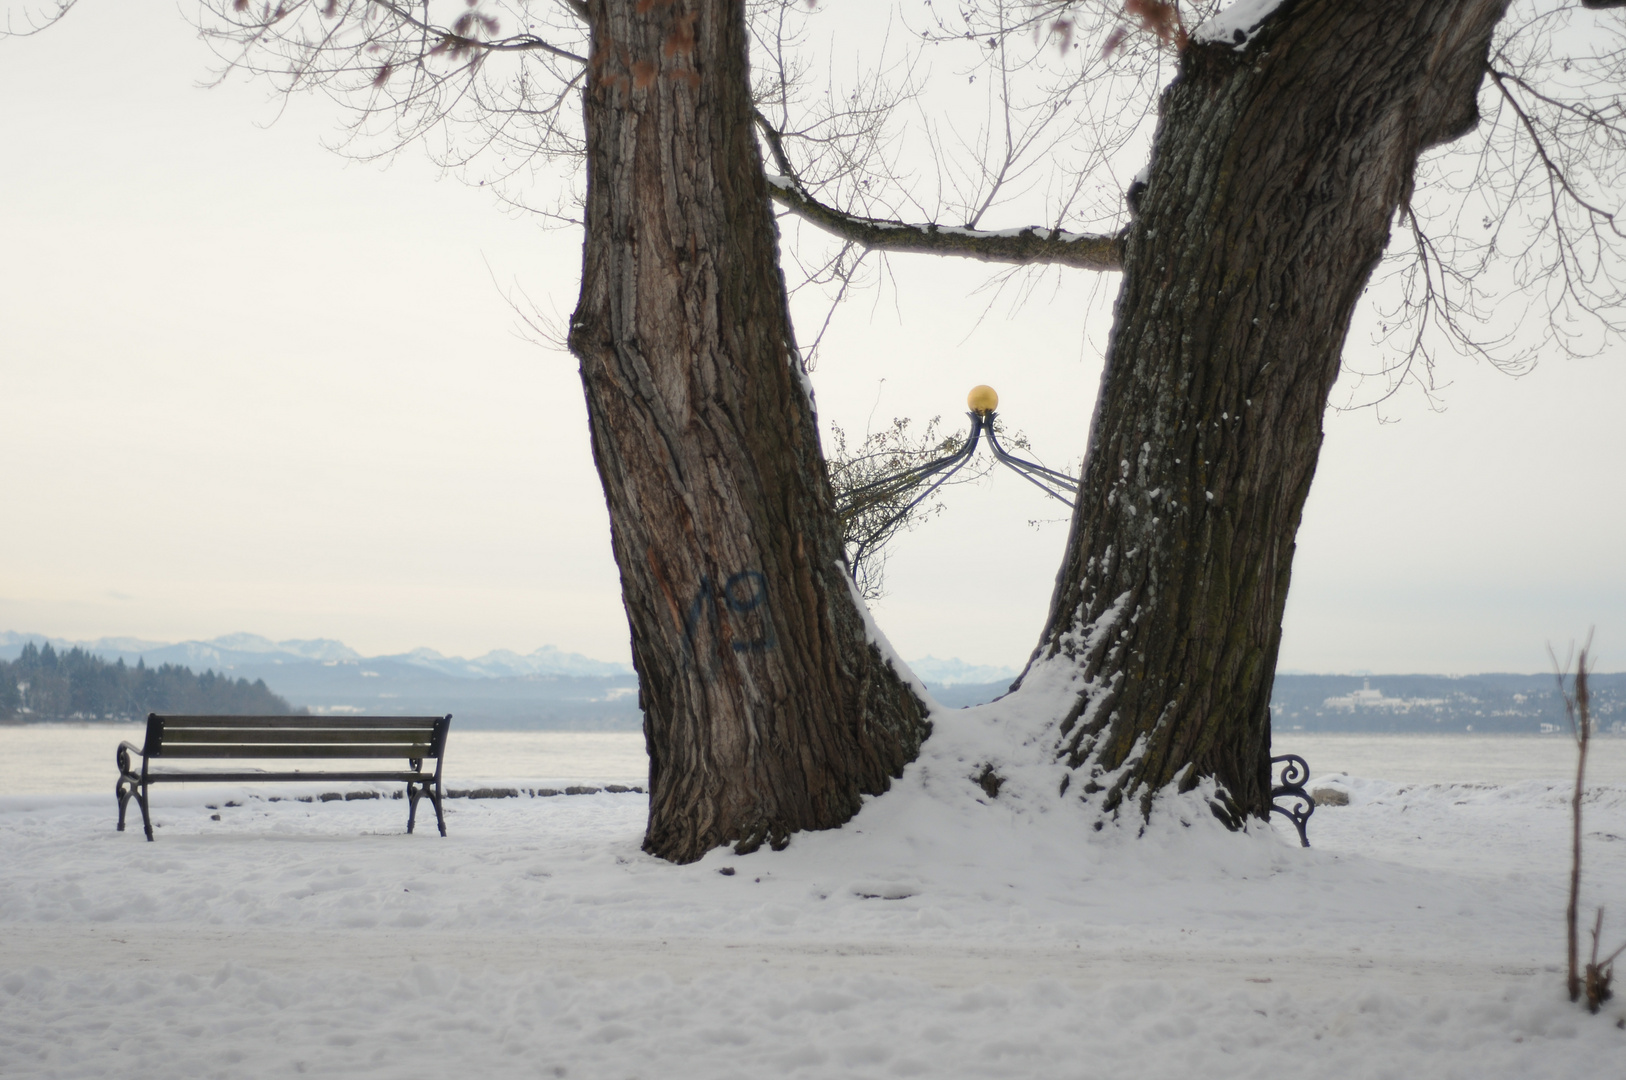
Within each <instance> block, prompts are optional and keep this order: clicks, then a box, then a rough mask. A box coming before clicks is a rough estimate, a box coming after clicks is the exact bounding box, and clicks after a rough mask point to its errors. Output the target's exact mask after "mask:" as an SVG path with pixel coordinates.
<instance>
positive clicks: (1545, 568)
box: [0, 0, 1626, 674]
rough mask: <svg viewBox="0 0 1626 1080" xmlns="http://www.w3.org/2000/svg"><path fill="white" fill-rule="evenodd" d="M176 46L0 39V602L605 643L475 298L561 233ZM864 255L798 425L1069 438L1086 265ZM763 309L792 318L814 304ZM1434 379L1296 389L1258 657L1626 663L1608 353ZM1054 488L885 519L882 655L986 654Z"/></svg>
mask: <svg viewBox="0 0 1626 1080" xmlns="http://www.w3.org/2000/svg"><path fill="white" fill-rule="evenodd" d="M827 6H828V7H832V8H834V7H839V5H836V4H831V5H827ZM831 17H837V18H838V17H840V13H839V12H836V13H835V14H834V15H832V16H831ZM211 59H212V58H211V56H210V54H209V52H208V50H207V49H206V48H205V47H204V46H203V45H202V44H201V43H200V42H198V41H197V40H196V37H195V32H194V31H193V30H192V28H191V27H189V26H188V24H187V23H186V22H185V20H184V19H183V18H182V17H181V16H180V14H178V12H177V9H176V8H175V7H174V6H173V5H172V4H169V3H164V2H159V0H124V2H119V3H115V2H113V0H82V2H81V3H80V4H79V5H78V7H77V8H76V9H75V10H74V11H73V12H72V13H71V14H70V15H69V16H68V18H67V19H66V20H64V21H63V22H62V23H61V24H60V25H58V26H55V27H53V28H51V29H50V30H48V31H47V32H45V33H43V34H40V35H39V36H36V37H33V38H29V39H19V40H7V41H0V100H3V101H4V102H5V103H6V105H5V108H4V109H3V110H0V148H3V149H0V155H3V156H0V160H3V162H4V167H3V169H0V242H3V250H4V252H5V257H4V259H0V387H3V391H0V460H3V462H4V467H3V469H0V506H3V507H4V516H3V518H0V521H3V523H4V525H3V528H0V630H15V631H31V632H38V633H44V634H50V635H53V636H58V637H64V638H69V639H94V638H98V637H103V636H129V637H139V638H146V639H153V640H161V641H179V640H183V639H206V638H211V637H215V636H218V635H222V634H227V633H232V632H237V631H247V632H251V633H255V634H261V635H264V636H266V637H269V638H273V639H286V638H317V637H324V638H336V639H339V640H342V641H344V642H346V643H347V644H349V645H351V646H352V647H354V648H356V649H358V650H360V651H361V652H362V653H363V654H367V655H376V654H385V653H399V652H404V651H407V650H410V649H412V648H414V647H418V646H427V647H430V648H433V649H436V650H438V651H440V652H443V653H446V654H449V655H463V656H474V655H478V654H481V653H484V652H487V651H490V650H493V649H511V650H514V651H516V652H521V653H525V652H530V651H531V650H533V649H536V648H538V647H540V646H543V645H554V646H557V647H558V648H560V649H563V650H566V651H569V652H577V653H582V654H585V655H587V656H591V657H596V658H600V659H605V660H616V661H625V660H626V659H627V658H628V650H627V627H626V623H625V619H624V616H623V613H622V610H621V605H620V598H619V592H618V583H617V577H616V572H615V566H614V563H613V561H612V559H611V557H610V552H609V537H608V523H607V517H606V514H605V511H604V501H603V496H602V493H601V491H600V489H599V486H598V481H597V476H596V474H595V473H594V470H593V466H592V462H591V458H590V454H589V450H588V443H587V433H586V416H585V409H584V406H583V403H582V396H581V387H580V383H579V380H578V378H577V374H576V364H575V361H574V360H573V359H572V358H571V357H570V356H568V355H567V354H565V353H563V352H561V351H557V350H555V349H553V348H551V347H546V346H543V345H540V344H538V343H536V342H535V341H532V340H527V339H526V336H525V334H523V333H522V332H521V327H520V326H519V321H520V320H519V319H518V317H517V315H516V314H515V312H514V310H513V309H512V308H511V307H510V305H509V303H508V301H507V300H506V299H505V294H509V293H517V292H518V291H521V290H522V291H523V293H524V295H525V296H527V297H529V298H530V299H531V300H533V301H535V302H536V303H537V305H538V306H540V307H541V308H542V309H543V310H545V311H548V312H553V313H556V314H558V315H566V314H568V313H569V311H570V310H571V309H572V308H573V307H574V305H575V299H576V293H575V289H576V280H577V276H578V273H579V268H580V244H581V238H580V232H579V230H575V229H552V230H547V229H542V228H539V227H538V226H537V224H536V223H534V222H533V221H529V220H526V219H525V218H524V217H522V216H518V215H516V214H514V213H513V212H510V211H507V210H505V209H504V208H503V207H502V206H501V205H500V204H499V202H498V201H497V199H495V198H494V197H493V196H492V195H491V194H490V193H489V192H486V191H481V190H479V189H478V188H474V187H470V186H468V185H466V184H464V183H462V182H460V181H459V180H457V179H456V178H450V177H441V176H440V175H438V173H437V171H436V170H435V168H434V167H433V166H432V165H430V164H429V163H428V162H427V161H426V159H425V157H424V155H423V154H422V152H421V151H419V150H418V149H416V148H409V149H407V150H406V151H405V152H403V153H402V154H401V155H400V156H399V157H398V158H397V159H395V160H394V161H393V162H392V163H388V164H378V163H362V162H356V161H352V160H348V159H346V158H344V157H342V156H340V155H338V154H336V153H333V152H332V151H330V150H328V149H326V148H324V146H323V145H322V144H323V141H324V140H332V139H335V138H336V137H337V136H338V134H339V127H340V124H341V122H342V119H343V117H342V114H341V113H340V111H339V110H338V108H337V107H335V106H333V105H332V104H331V103H329V102H327V101H326V100H325V99H320V98H299V99H296V100H294V101H292V102H291V103H288V104H287V107H286V108H284V107H283V105H284V103H282V102H281V101H279V100H278V99H276V98H275V97H274V96H273V95H272V94H271V90H270V87H269V86H267V85H265V84H262V83H254V82H249V81H246V80H245V79H243V78H232V79H229V80H228V81H227V82H226V83H225V84H224V85H222V86H220V87H217V88H214V89H209V90H205V89H200V88H199V87H198V85H197V84H198V83H199V82H200V81H201V80H204V79H206V78H207V76H208V74H209V70H210V64H211ZM989 224H991V225H992V226H993V227H1004V226H1008V225H1020V224H1028V222H1026V221H1016V220H1012V221H999V222H993V223H989ZM785 230H786V239H787V242H790V241H793V240H794V237H795V231H796V230H795V227H793V226H792V225H790V224H789V223H787V224H786V226H785ZM890 267H891V273H890V275H889V278H888V281H887V282H886V283H885V284H884V285H883V287H882V288H881V289H880V290H878V291H872V292H868V293H864V294H862V295H860V296H859V297H858V298H857V299H856V300H853V301H850V302H848V303H846V304H844V305H843V306H842V307H841V308H839V309H838V310H837V312H836V314H835V316H834V318H833V321H832V323H831V327H830V330H829V333H828V334H827V336H826V338H825V340H824V343H823V345H822V347H821V350H820V358H819V362H818V364H817V367H816V369H815V370H814V372H813V375H812V378H813V383H814V386H815V390H816V394H817V404H818V408H819V412H820V416H821V419H823V420H824V422H825V423H826V425H828V424H829V423H831V422H834V423H839V424H840V425H842V427H844V428H845V429H846V430H847V431H848V432H849V433H850V434H852V433H857V434H861V433H862V432H863V431H864V430H865V429H866V427H868V426H872V425H873V426H875V427H879V426H882V425H884V424H886V423H888V422H890V420H891V419H892V417H894V416H912V417H915V418H916V419H917V420H919V421H924V420H926V419H929V418H930V417H932V416H934V415H941V416H942V417H943V423H944V426H945V427H949V428H953V427H959V426H960V425H961V424H962V423H963V420H962V419H961V417H962V413H963V411H964V398H965V393H966V391H967V390H968V389H969V388H970V387H971V386H973V385H975V384H977V383H989V384H992V385H993V386H995V387H996V388H997V389H998V391H999V392H1000V395H1001V399H1002V401H1001V407H1000V412H1001V415H1002V417H1004V419H1005V420H1006V421H1007V422H1008V423H1009V424H1010V425H1011V426H1012V427H1014V428H1017V429H1020V430H1022V431H1024V432H1026V434H1027V435H1028V436H1029V437H1030V438H1031V440H1032V443H1033V446H1034V450H1035V452H1036V453H1038V454H1039V455H1040V456H1042V457H1043V459H1044V460H1045V461H1046V462H1047V463H1049V464H1052V465H1061V464H1064V463H1065V464H1066V465H1067V466H1068V467H1070V468H1071V467H1073V466H1076V464H1077V461H1078V458H1079V455H1080V454H1081V453H1082V451H1083V447H1084V442H1085V438H1086V436H1087V432H1088V424H1089V418H1090V413H1091V409H1092V407H1093V402H1094V397H1095V391H1096V385H1097V382H1098V380H1099V377H1100V348H1101V346H1102V343H1103V342H1104V340H1105V337H1106V332H1107V328H1108V319H1109V312H1110V300H1111V297H1112V296H1113V295H1114V293H1115V292H1116V288H1117V282H1116V278H1115V277H1112V278H1108V279H1106V280H1099V279H1098V278H1097V277H1095V276H1092V275H1089V274H1086V273H1085V272H1083V271H1065V272H1061V273H1052V274H1050V275H1049V276H1047V277H1046V278H1045V279H1044V281H1043V284H1042V287H1041V288H1039V289H1037V290H1035V296H1034V297H1033V298H1032V299H1030V300H1029V301H1028V302H1027V303H1026V304H1025V305H1022V306H1019V307H1017V306H1013V304H1012V303H1011V302H1009V300H1008V299H1000V300H997V301H995V302H993V303H992V304H990V300H989V298H988V296H987V295H986V294H982V293H979V292H978V291H977V290H978V288H979V286H981V285H982V284H983V283H984V282H986V281H987V280H988V277H989V274H988V271H987V269H986V268H985V267H982V266H980V265H979V264H976V263H970V262H959V261H956V260H947V259H929V258H925V257H912V256H903V257H894V258H893V259H892V260H891V261H890ZM794 308H795V314H796V316H797V319H798V325H799V326H801V327H803V328H804V333H803V336H804V338H807V337H810V336H811V334H812V330H811V329H810V328H813V327H816V326H817V325H818V323H819V322H822V320H823V318H824V315H825V309H824V307H823V305H822V304H821V303H820V302H818V301H817V300H816V299H814V298H809V297H798V298H797V300H796V301H795V304H794ZM1362 347H1363V342H1362V340H1360V339H1359V338H1358V336H1357V335H1355V334H1352V335H1351V339H1350V344H1349V349H1350V350H1351V351H1352V352H1354V351H1356V350H1359V349H1361V348H1362ZM1440 376H1441V381H1442V382H1443V383H1446V384H1447V385H1446V386H1445V387H1444V389H1443V391H1442V393H1441V400H1442V402H1443V405H1444V408H1443V410H1442V411H1434V410H1431V409H1430V408H1429V407H1428V405H1427V403H1426V402H1425V401H1424V400H1423V399H1422V398H1421V396H1420V395H1418V394H1416V393H1413V392H1409V391H1406V392H1403V393H1402V394H1401V395H1399V396H1398V397H1397V398H1396V399H1395V400H1394V401H1392V402H1390V403H1389V404H1388V405H1387V406H1386V407H1385V410H1384V414H1383V419H1385V420H1393V421H1395V422H1391V423H1385V422H1380V418H1379V417H1378V416H1377V415H1376V414H1375V413H1374V412H1373V411H1372V410H1358V411H1353V412H1347V413H1342V412H1331V413H1329V414H1328V416H1327V440H1326V446H1325V449H1324V451H1323V454H1322V458H1321V464H1320V467H1319V471H1318V475H1317V479H1316V482H1315V486H1314V488H1313V489H1312V493H1311V495H1310V499H1309V503H1308V506H1307V509H1306V513H1305V520H1304V525H1303V528H1302V529H1301V531H1300V533H1299V537H1298V556H1297V559H1296V562H1295V568H1294V583H1293V591H1292V593H1291V596H1290V598H1289V602H1288V610H1287V617H1286V629H1285V633H1284V639H1283V644H1282V649H1281V655H1280V661H1279V667H1280V668H1281V669H1284V670H1302V671H1316V672H1343V671H1352V670H1361V669H1365V670H1371V671H1374V672H1380V673H1400V672H1439V673H1446V674H1465V673H1472V672H1483V671H1532V672H1533V671H1541V670H1544V669H1545V668H1546V667H1547V666H1548V660H1547V654H1546V648H1547V645H1548V644H1549V643H1551V644H1552V645H1553V646H1554V647H1555V648H1556V649H1557V651H1558V654H1559V657H1560V659H1562V658H1563V656H1564V653H1565V649H1566V647H1567V646H1568V644H1569V643H1570V642H1571V641H1573V640H1579V639H1581V638H1584V637H1585V635H1586V634H1587V632H1588V628H1589V627H1594V626H1595V627H1596V653H1597V664H1598V667H1599V669H1600V670H1621V669H1623V668H1626V663H1623V658H1626V566H1623V562H1622V558H1621V555H1622V551H1623V548H1626V544H1623V531H1626V498H1623V496H1626V481H1623V479H1622V474H1621V463H1622V456H1623V454H1626V434H1623V429H1622V426H1621V422H1620V420H1619V419H1618V417H1619V414H1620V411H1621V405H1622V402H1623V400H1626V365H1623V363H1622V357H1621V356H1619V355H1618V353H1616V352H1614V351H1611V352H1610V353H1607V354H1605V355H1602V356H1599V357H1595V358H1590V359H1580V360H1577V359H1569V358H1564V357H1556V356H1555V357H1549V358H1545V359H1544V361H1543V362H1542V363H1540V364H1539V365H1538V366H1537V367H1536V369H1535V370H1534V371H1533V372H1532V373H1531V374H1529V375H1527V376H1525V377H1523V378H1519V379H1514V378H1510V377H1508V376H1507V375H1504V374H1502V373H1500V372H1497V371H1495V370H1493V369H1490V368H1489V367H1487V366H1485V365H1484V364H1478V363H1473V362H1469V361H1464V360H1460V359H1455V358H1447V359H1446V360H1445V361H1444V362H1443V364H1442V367H1441V370H1440ZM827 446H828V443H827ZM1057 509H1058V508H1057V507H1056V504H1054V503H1051V504H1048V505H1047V504H1046V503H1045V502H1044V501H1043V500H1042V499H1040V497H1039V496H1038V494H1037V493H1036V492H1035V491H1034V490H1033V489H1032V488H1031V487H1029V486H1028V485H1026V484H1025V483H1024V482H1023V481H1022V480H1020V479H1019V478H1018V477H1016V476H1014V475H1012V474H1009V473H1005V474H1003V475H996V476H994V477H993V478H991V479H990V480H987V481H983V482H980V483H979V484H976V485H970V486H966V487H963V488H960V489H957V490H955V491H954V492H953V493H952V494H951V496H950V497H949V499H948V509H947V510H946V511H945V512H944V513H943V514H942V515H941V516H940V517H938V518H936V519H934V520H932V521H929V522H927V523H926V524H924V525H923V526H922V527H920V528H919V529H918V530H916V531H914V532H912V533H910V534H908V535H907V536H905V537H903V538H902V539H901V540H900V541H899V542H898V543H897V544H896V545H895V549H894V550H893V552H892V555H891V558H890V563H889V573H888V581H889V586H890V593H889V595H888V596H887V597H886V598H885V599H884V600H882V601H881V602H880V603H879V604H878V605H876V607H875V613H876V617H877V619H878V621H879V623H880V625H881V627H882V629H883V630H884V631H885V632H886V633H887V635H888V637H889V638H890V639H891V641H892V643H893V644H894V645H895V646H896V648H897V650H898V651H899V653H901V654H902V655H903V656H906V657H918V656H925V655H927V654H930V655H934V656H938V657H959V658H961V659H963V660H965V661H967V662H968V663H973V664H981V665H1005V666H1012V667H1020V666H1021V664H1022V663H1023V662H1024V661H1025V660H1026V658H1027V655H1028V652H1029V650H1030V649H1031V648H1032V646H1033V643H1034V641H1035V640H1036V638H1037V635H1038V633H1039V630H1040V627H1041V623H1042V621H1043V618H1044V615H1045V610H1046V606H1047V604H1048V602H1049V599H1050V592H1051V587H1052V585H1053V581H1054V575H1055V568H1056V566H1057V565H1058V563H1059V561H1060V556H1061V551H1062V546H1063V544H1064V542H1065V539H1066V536H1065V526H1064V525H1063V524H1049V525H1041V526H1039V527H1034V526H1031V525H1030V524H1029V521H1030V519H1046V518H1057V517H1060V516H1061V514H1059V513H1058V512H1057Z"/></svg>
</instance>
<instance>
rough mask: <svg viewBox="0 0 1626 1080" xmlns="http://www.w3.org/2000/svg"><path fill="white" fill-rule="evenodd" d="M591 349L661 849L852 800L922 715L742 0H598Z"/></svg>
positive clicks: (891, 763)
mask: <svg viewBox="0 0 1626 1080" xmlns="http://www.w3.org/2000/svg"><path fill="white" fill-rule="evenodd" d="M587 8H588V13H589V21H590V24H591V26H592V55H591V59H590V63H589V66H588V72H587V90H586V113H587V146H588V158H587V161H588V171H587V177H588V188H587V221H586V234H587V235H586V243H585V247H584V254H583V273H582V293H581V301H580V306H579V307H578V308H577V310H576V313H575V316H574V317H573V319H572V322H571V330H570V345H571V349H572V351H573V352H574V353H575V354H576V356H577V357H578V358H579V359H580V360H581V374H582V383H583V386H584V387H585V389H586V393H587V405H588V415H589V420H590V423H591V431H592V442H593V454H594V460H595V462H596V463H597V465H598V470H599V475H600V478H601V479H602V481H603V483H604V493H605V498H606V500H607V502H608V503H609V509H610V526H611V537H612V543H613V546H614V551H615V559H616V563H617V565H618V566H619V568H620V571H621V584H622V594H623V599H624V603H625V606H626V611H627V619H628V622H629V623H630V625H631V630H632V644H633V660H634V663H635V665H636V667H637V669H638V678H639V687H640V689H639V694H640V701H641V704H642V706H643V709H644V734H645V738H646V740H647V743H648V748H649V759H650V778H649V779H650V812H649V827H648V831H647V833H646V836H645V840H644V848H645V850H646V851H649V852H652V853H653V854H656V855H660V856H662V857H664V858H668V859H673V860H676V861H680V862H686V861H690V860H693V859H697V858H699V857H700V856H701V855H703V854H704V853H705V852H706V851H707V850H709V849H710V848H713V847H716V846H718V845H721V844H726V843H737V844H738V845H739V848H740V849H741V850H752V849H754V848H755V847H757V846H758V845H760V844H761V843H763V842H764V841H768V842H770V843H772V844H774V845H775V846H779V845H781V844H783V843H784V842H785V838H786V837H787V836H788V834H789V833H790V832H792V831H793V830H797V829H818V828H829V827H832V826H835V825H839V824H841V823H842V822H844V821H846V820H847V819H848V818H850V817H851V816H852V815H853V813H855V812H856V811H857V809H858V807H859V805H860V797H861V795H863V794H872V793H879V792H881V791H884V790H885V789H886V788H887V786H888V784H889V782H890V780H891V778H893V777H895V776H897V775H898V774H899V772H900V771H901V770H902V768H903V766H904V765H905V764H906V763H907V762H908V761H910V760H911V759H912V758H913V757H914V755H915V753H916V751H917V750H918V749H919V745H920V740H921V739H922V738H923V737H924V736H925V733H926V731H927V725H926V721H925V718H924V715H923V709H922V706H921V704H920V703H919V702H918V701H917V700H916V699H915V697H914V695H913V694H912V693H911V692H910V691H909V689H908V688H907V687H906V686H905V685H904V684H903V683H902V682H901V681H900V680H899V679H898V678H897V676H896V675H895V674H894V673H893V672H892V670H891V668H890V667H888V666H887V665H886V664H885V663H884V662H883V661H882V659H881V657H880V654H879V653H878V652H877V650H876V649H875V648H874V647H873V646H871V645H870V644H869V643H868V640H867V637H866V635H865V632H864V625H863V618H862V615H861V614H860V612H859V610H858V608H857V606H856V604H855V601H854V599H853V594H852V592H851V590H850V586H849V583H848V580H847V578H846V571H845V569H844V562H843V556H842V549H841V540H840V534H839V532H838V529H837V525H836V520H835V516H834V514H833V512H832V499H831V493H830V487H829V482H828V479H827V477H826V474H825V468H824V462H823V459H822V458H821V456H820V451H819V441H818V434H817V430H816V427H815V422H814V416H813V407H812V401H811V399H810V396H809V392H808V390H807V385H806V377H805V374H804V373H803V371H802V368H801V361H800V358H799V356H798V355H797V352H796V349H795V345H794V342H793V340H792V336H791V328H790V322H789V315H788V312H787V309H786V300H785V290H784V282H783V279H782V278H781V276H780V272H779V266H778V241H777V236H776V231H775V226H774V222H773V217H772V213H771V210H770V204H769V201H768V194H767V189H766V184H765V182H764V180H763V171H762V163H761V160H760V157H759V154H758V150H757V145H756V142H755V138H754V135H753V132H752V128H751V100H750V85H749V78H748V67H747V59H746V57H747V50H746V40H747V39H746V30H745V20H744V6H743V0H589V2H588V4H587Z"/></svg>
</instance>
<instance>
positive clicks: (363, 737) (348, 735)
mask: <svg viewBox="0 0 1626 1080" xmlns="http://www.w3.org/2000/svg"><path fill="white" fill-rule="evenodd" d="M433 738H434V732H433V731H423V730H421V729H420V730H418V731H392V730H390V729H389V728H367V729H365V730H363V731H319V730H316V729H314V728H306V729H304V730H303V731H288V730H287V729H285V728H248V727H243V728H181V729H180V730H178V731H177V730H175V729H174V728H165V729H164V748H165V749H169V748H170V747H173V746H178V745H181V744H183V743H185V744H187V745H200V746H201V745H207V744H222V745H225V746H238V745H241V744H243V743H282V744H288V745H295V744H309V745H318V744H323V743H328V744H340V745H352V744H354V745H360V744H377V745H388V744H393V743H427V742H430V741H432V740H433Z"/></svg>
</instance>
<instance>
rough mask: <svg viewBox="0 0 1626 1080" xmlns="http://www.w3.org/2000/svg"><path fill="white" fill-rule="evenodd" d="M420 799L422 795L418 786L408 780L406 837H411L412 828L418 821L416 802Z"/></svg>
mask: <svg viewBox="0 0 1626 1080" xmlns="http://www.w3.org/2000/svg"><path fill="white" fill-rule="evenodd" d="M421 798H423V794H422V793H421V792H420V791H419V790H418V785H417V784H415V783H413V782H412V781H411V780H408V781H407V835H408V836H411V835H412V826H413V825H414V824H415V823H416V822H417V820H418V800H419V799H421Z"/></svg>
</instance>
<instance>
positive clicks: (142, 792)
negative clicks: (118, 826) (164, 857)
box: [135, 784, 152, 843]
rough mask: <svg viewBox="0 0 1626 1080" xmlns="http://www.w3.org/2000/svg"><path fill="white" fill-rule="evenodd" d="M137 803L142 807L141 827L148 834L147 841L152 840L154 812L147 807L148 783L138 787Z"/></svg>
mask: <svg viewBox="0 0 1626 1080" xmlns="http://www.w3.org/2000/svg"><path fill="white" fill-rule="evenodd" d="M135 798H136V805H137V806H139V807H141V828H142V831H144V832H145V833H146V834H147V841H148V842H149V843H150V842H151V841H152V814H151V813H150V812H149V810H148V808H147V785H146V784H142V785H141V786H140V787H138V788H136V793H135Z"/></svg>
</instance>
